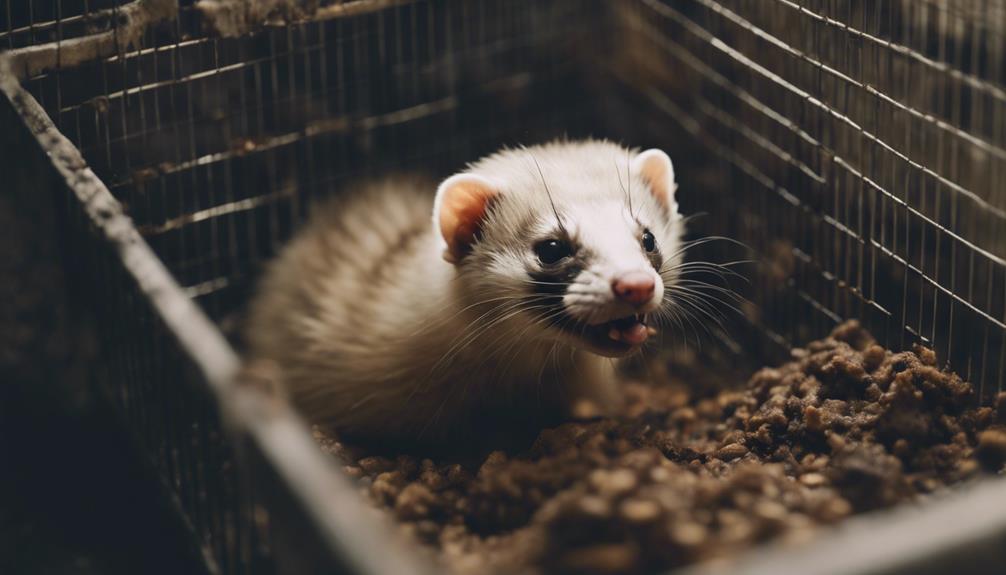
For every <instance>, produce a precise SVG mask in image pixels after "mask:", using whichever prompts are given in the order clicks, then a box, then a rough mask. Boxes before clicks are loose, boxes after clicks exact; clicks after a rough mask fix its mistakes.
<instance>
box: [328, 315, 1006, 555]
mask: <svg viewBox="0 0 1006 575" xmlns="http://www.w3.org/2000/svg"><path fill="white" fill-rule="evenodd" d="M670 363H671V367H670V368H669V367H668V365H667V363H665V362H664V361H662V360H655V361H651V362H649V363H648V364H647V367H648V368H649V369H647V370H644V371H642V372H641V373H640V374H639V377H637V378H635V380H630V381H626V382H625V383H624V391H625V396H626V398H627V401H626V405H625V406H624V407H623V408H622V409H621V410H620V411H619V413H618V415H617V416H615V417H591V415H592V414H593V413H597V408H596V406H591V405H589V404H584V405H581V406H579V407H580V415H581V416H582V419H580V420H578V421H574V422H570V423H566V424H563V425H561V426H558V427H556V428H550V429H545V430H542V431H541V433H540V434H539V435H538V436H537V439H535V440H534V442H533V444H531V445H530V446H529V447H526V448H524V449H519V448H518V449H505V450H496V451H493V452H491V453H489V454H488V455H482V456H475V457H471V456H469V457H465V458H458V457H453V458H452V457H445V456H433V457H431V458H425V457H423V454H421V453H420V454H416V453H411V454H395V453H387V452H373V451H368V450H367V449H366V448H361V447H359V446H352V445H349V444H344V443H340V442H339V441H338V439H337V438H336V437H335V436H334V435H331V434H329V433H327V432H326V431H325V430H324V429H322V428H316V430H315V436H316V438H317V439H318V441H319V442H320V443H321V444H322V445H323V447H324V448H325V449H326V451H328V452H330V453H332V454H333V455H335V456H336V457H338V458H339V459H340V460H341V461H342V462H343V464H344V465H345V466H346V467H345V469H346V470H347V471H348V473H349V474H350V475H351V476H353V477H356V478H357V480H358V482H359V484H360V486H361V487H362V488H363V491H364V492H365V494H366V496H367V497H368V498H369V499H370V500H371V502H372V503H373V504H374V505H376V506H378V507H380V508H384V509H386V510H387V511H388V513H389V514H390V515H392V516H393V517H394V518H396V519H397V521H398V522H399V523H400V525H401V527H402V529H403V530H404V531H405V532H406V533H408V534H409V535H410V536H411V537H412V538H413V539H414V540H416V541H418V542H419V543H420V544H422V545H425V546H427V548H429V549H431V550H433V553H434V554H435V555H436V556H438V557H439V559H440V560H441V561H443V562H444V563H445V564H446V565H447V566H448V567H450V569H451V570H452V571H454V572H460V573H484V572H487V571H501V572H546V573H637V572H655V571H660V570H666V569H668V568H673V567H681V566H684V565H687V564H689V563H692V562H697V561H710V560H730V559H731V558H733V557H734V556H736V555H738V554H739V553H740V552H742V551H744V550H746V549H748V548H750V547H751V546H753V545H755V544H757V543H762V542H768V541H773V542H780V541H781V542H785V543H787V544H797V543H800V542H806V541H808V540H811V539H814V538H815V537H828V532H827V531H826V530H822V529H821V528H822V527H824V526H828V525H834V524H836V523H839V522H841V521H842V520H843V519H846V518H848V517H850V516H852V515H855V514H859V513H863V512H867V511H874V510H877V509H882V508H887V507H891V506H895V505H898V504H905V503H909V502H919V501H921V500H923V499H925V498H926V497H929V496H931V495H932V494H934V493H940V492H942V491H944V490H945V488H947V487H948V486H950V485H953V484H955V483H958V482H962V481H969V480H974V479H977V478H979V477H980V476H982V475H983V473H982V472H983V470H984V471H986V472H989V473H995V472H997V471H1000V470H1001V469H1002V468H1003V464H1004V462H1006V425H1004V423H1006V421H1003V418H1001V416H999V415H997V410H996V409H994V408H989V407H982V408H974V407H973V405H974V402H973V399H974V393H975V390H974V388H973V387H972V386H971V385H970V384H968V383H965V382H964V381H962V380H961V379H960V378H959V377H958V376H957V375H956V374H953V373H950V372H946V371H942V370H940V369H938V368H937V367H936V366H935V363H936V357H935V354H934V353H933V352H932V351H931V350H928V349H926V348H921V347H918V348H916V349H915V350H914V351H907V352H902V353H894V352H890V351H887V350H885V349H884V348H882V347H880V346H879V345H877V344H876V343H875V340H873V339H872V337H871V336H870V335H869V334H868V333H867V332H866V331H865V330H863V329H861V328H860V327H858V325H857V324H854V323H848V324H844V325H842V326H840V327H839V328H837V329H836V330H835V331H834V332H833V334H832V335H831V336H830V337H829V338H826V339H824V340H820V341H816V342H813V343H811V344H809V345H808V346H807V347H806V348H804V349H801V350H798V351H797V353H796V356H795V359H794V361H792V362H790V363H787V364H785V365H782V366H780V367H778V368H765V369H762V370H759V371H758V372H756V373H755V374H754V375H753V376H752V377H751V378H750V379H749V381H748V383H747V384H746V385H744V384H743V383H742V382H743V381H744V379H745V378H744V376H743V375H742V374H741V373H738V372H734V373H727V372H724V371H723V370H721V369H717V368H715V367H712V366H713V365H715V364H712V363H708V362H707V361H704V360H703V359H701V358H700V357H699V356H696V355H694V354H688V353H684V352H683V353H680V354H678V355H677V356H675V357H673V358H672V359H671V362H670ZM998 403H999V404H1000V405H1006V395H1004V396H1002V397H1000V398H999V402H998Z"/></svg>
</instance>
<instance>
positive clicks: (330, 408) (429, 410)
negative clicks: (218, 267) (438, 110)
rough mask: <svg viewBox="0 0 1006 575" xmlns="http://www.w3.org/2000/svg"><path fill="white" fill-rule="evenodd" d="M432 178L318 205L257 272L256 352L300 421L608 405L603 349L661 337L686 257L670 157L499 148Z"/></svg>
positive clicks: (365, 426) (610, 392)
mask: <svg viewBox="0 0 1006 575" xmlns="http://www.w3.org/2000/svg"><path fill="white" fill-rule="evenodd" d="M433 189H434V186H433V185H427V184H425V183H424V182H422V180H417V179H401V178H400V179H393V180H388V181H385V182H382V183H378V184H373V185H370V186H365V187H363V188H362V189H358V190H356V191H355V192H354V193H352V194H351V195H350V196H349V197H348V198H344V199H341V200H338V199H337V200H335V201H333V202H330V203H328V204H323V205H321V206H320V207H318V208H317V209H315V210H314V213H313V215H312V217H311V218H310V220H309V222H308V223H307V224H306V225H305V226H304V228H303V229H302V231H301V232H300V233H299V234H298V235H296V236H295V238H294V239H293V240H292V241H291V242H290V243H289V244H288V245H287V246H286V247H285V248H284V249H283V251H282V253H281V254H280V255H279V257H278V258H277V259H275V260H274V261H273V263H271V265H270V266H269V267H268V269H267V271H266V273H265V274H264V278H263V280H262V281H261V282H260V284H259V287H258V290H257V294H256V295H255V297H254V298H253V302H252V304H251V306H250V313H249V315H248V320H247V323H246V332H245V336H246V341H247V344H248V354H249V357H250V358H252V359H254V360H256V361H261V360H265V361H269V362H272V363H273V364H274V365H275V367H276V368H278V369H277V373H278V374H279V376H280V379H281V380H282V383H283V384H285V386H286V389H287V390H288V393H289V396H290V398H291V399H292V401H293V402H294V404H295V405H296V406H297V407H298V408H299V409H300V410H301V411H302V413H303V414H304V415H305V416H306V417H307V418H308V419H309V420H311V421H313V422H317V423H323V424H326V425H328V426H330V428H331V429H334V430H335V431H336V432H338V433H340V434H344V435H345V436H351V437H358V438H362V439H370V440H376V441H385V442H416V441H418V442H428V441H443V440H447V439H450V438H454V439H477V437H478V436H479V435H481V434H484V433H488V431H487V429H489V428H493V429H498V428H503V429H505V428H506V426H507V425H512V424H516V425H518V426H520V425H530V422H531V421H538V420H539V418H546V419H547V418H548V417H558V418H561V417H565V416H568V415H569V413H570V409H571V406H572V405H574V403H575V402H576V401H578V400H583V399H586V400H590V401H591V402H593V403H594V404H595V405H598V406H601V407H604V406H614V405H617V404H618V401H619V396H618V393H617V389H616V383H615V381H616V378H615V377H614V365H613V362H614V359H615V358H622V357H625V356H628V355H630V354H632V353H634V352H636V351H638V350H639V349H640V347H641V346H642V345H643V344H644V343H645V342H646V341H647V339H648V338H649V337H650V336H652V335H654V333H655V326H656V325H657V324H658V323H659V322H660V319H661V317H665V316H666V315H667V312H668V309H667V308H668V306H670V305H671V300H672V298H671V297H669V295H667V294H669V292H670V290H672V289H673V286H674V282H675V278H676V277H677V276H676V274H677V268H678V264H679V262H680V260H681V252H682V239H681V238H682V232H683V230H682V228H683V221H682V218H681V216H680V215H679V214H678V204H677V202H676V201H675V189H676V183H675V177H674V168H673V166H672V164H671V160H670V159H669V158H668V156H667V154H665V153H664V152H663V151H661V150H658V149H650V150H646V151H642V152H638V151H634V150H629V149H626V148H624V147H622V146H619V145H616V144H614V143H610V142H606V141H594V140H590V141H576V142H555V143H549V144H546V145H539V146H534V147H521V148H515V149H504V150H502V151H499V152H497V153H495V154H492V155H490V156H488V157H485V158H483V159H481V160H479V161H477V162H475V163H472V164H470V165H468V167H467V169H465V170H464V171H462V172H460V173H458V174H456V175H453V176H451V177H449V178H447V179H446V180H444V181H443V182H442V183H440V185H439V186H437V187H436V188H435V189H436V193H435V195H433V193H432V192H433ZM431 213H432V225H431V221H430V215H431Z"/></svg>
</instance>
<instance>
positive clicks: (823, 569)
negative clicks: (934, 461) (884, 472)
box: [669, 478, 1006, 575]
mask: <svg viewBox="0 0 1006 575" xmlns="http://www.w3.org/2000/svg"><path fill="white" fill-rule="evenodd" d="M1004 565H1006V479H1003V478H995V479H991V478H989V479H985V480H979V481H975V482H973V483H971V484H965V485H959V486H956V487H951V488H949V489H948V490H947V491H946V492H945V493H941V494H940V495H939V496H935V497H934V498H933V499H932V500H930V501H924V502H920V503H916V504H903V505H901V506H897V507H894V508H892V509H888V510H884V511H877V512H874V513H870V514H867V515H861V516H858V517H852V518H849V519H845V520H844V521H842V522H841V523H839V524H838V525H836V526H835V527H831V528H824V529H820V530H818V531H817V532H816V534H815V539H814V540H813V541H809V542H802V543H800V544H798V545H786V544H784V543H775V544H768V545H764V546H761V547H755V548H753V549H752V550H750V551H748V552H745V553H742V554H740V555H738V556H737V557H734V558H731V559H729V560H726V561H718V562H716V563H715V564H705V565H703V564H699V565H695V566H692V567H687V568H684V569H679V570H675V571H672V572H670V573H669V575H671V574H673V575H721V574H723V573H730V574H731V575H788V574H791V573H792V574H806V573H814V574H815V575H851V574H857V575H866V574H871V575H894V574H905V575H907V574H912V575H924V574H938V573H973V574H984V573H988V574H989V575H991V574H994V573H1001V572H1002V569H1003V566H1004Z"/></svg>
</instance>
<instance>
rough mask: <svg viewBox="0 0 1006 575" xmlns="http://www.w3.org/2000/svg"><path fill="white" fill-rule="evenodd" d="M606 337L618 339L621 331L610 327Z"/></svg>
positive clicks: (620, 337)
mask: <svg viewBox="0 0 1006 575" xmlns="http://www.w3.org/2000/svg"><path fill="white" fill-rule="evenodd" d="M608 337H610V338H611V339H613V340H615V341H618V340H620V339H622V333H621V332H620V331H618V330H617V329H615V328H611V331H609V332H608Z"/></svg>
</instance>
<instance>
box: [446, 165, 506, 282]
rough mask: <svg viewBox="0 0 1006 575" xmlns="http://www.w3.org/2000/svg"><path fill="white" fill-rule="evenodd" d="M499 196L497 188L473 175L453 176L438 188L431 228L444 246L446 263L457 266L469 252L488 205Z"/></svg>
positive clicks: (480, 227)
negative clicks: (437, 234)
mask: <svg viewBox="0 0 1006 575" xmlns="http://www.w3.org/2000/svg"><path fill="white" fill-rule="evenodd" d="M498 195H499V187H498V186H497V185H495V184H494V183H493V182H491V181H489V180H487V179H486V178H483V177H481V176H476V175H475V174H456V175H453V176H451V177H449V178H447V179H446V180H444V182H443V183H442V184H440V187H439V188H437V199H436V201H434V203H433V227H434V229H435V230H436V231H437V232H438V233H439V234H440V238H441V240H442V242H443V246H444V259H445V260H447V261H449V262H451V263H455V264H456V263H458V262H460V261H461V258H463V257H464V256H465V255H466V254H467V253H468V252H469V251H471V247H472V244H473V243H474V242H475V239H476V238H477V237H478V233H479V230H481V229H482V222H483V220H484V219H485V216H486V212H487V211H488V209H489V204H490V202H491V201H492V200H493V199H494V198H495V197H497V196H498Z"/></svg>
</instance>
